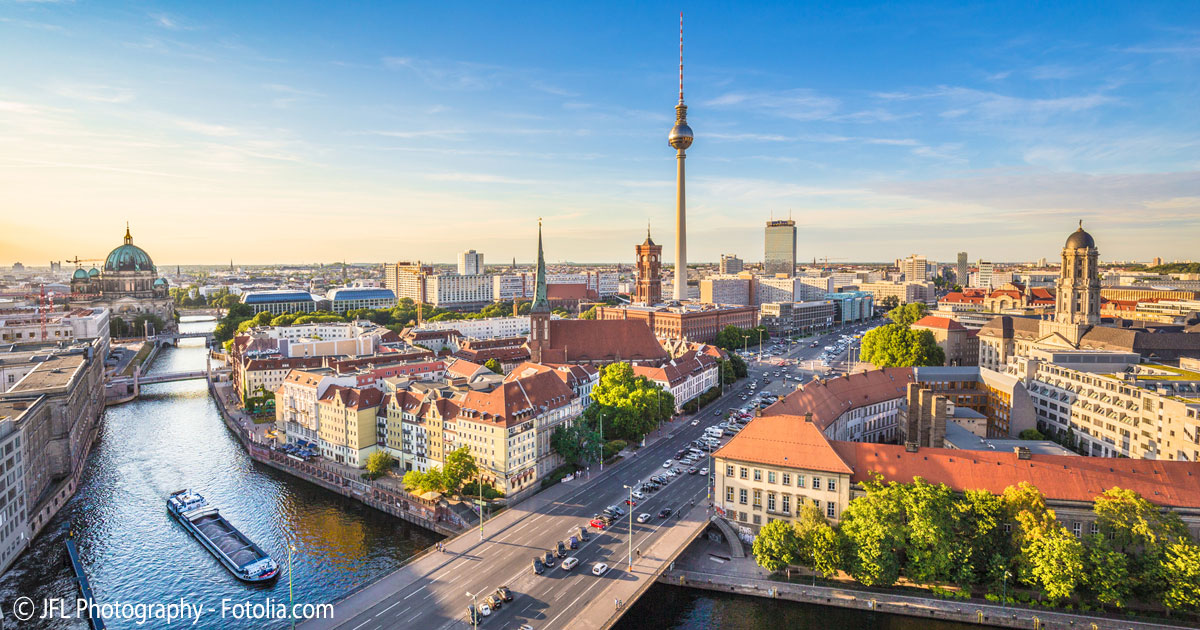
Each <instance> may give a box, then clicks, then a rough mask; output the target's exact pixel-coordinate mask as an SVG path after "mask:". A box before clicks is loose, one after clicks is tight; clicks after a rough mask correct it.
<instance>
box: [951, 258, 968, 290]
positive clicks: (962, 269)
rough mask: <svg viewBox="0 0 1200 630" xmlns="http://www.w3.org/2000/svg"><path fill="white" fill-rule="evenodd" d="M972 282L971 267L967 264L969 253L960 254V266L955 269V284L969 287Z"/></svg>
mask: <svg viewBox="0 0 1200 630" xmlns="http://www.w3.org/2000/svg"><path fill="white" fill-rule="evenodd" d="M970 281H971V266H970V265H968V264H967V252H958V265H956V266H955V267H954V282H956V283H958V284H960V285H962V286H964V287H965V286H967V283H969V282H970Z"/></svg>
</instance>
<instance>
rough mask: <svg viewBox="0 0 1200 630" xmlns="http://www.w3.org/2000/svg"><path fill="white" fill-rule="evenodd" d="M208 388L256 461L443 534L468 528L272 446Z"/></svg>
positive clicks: (412, 500)
mask: <svg viewBox="0 0 1200 630" xmlns="http://www.w3.org/2000/svg"><path fill="white" fill-rule="evenodd" d="M208 390H209V395H210V396H212V399H213V401H214V402H215V403H216V405H217V410H218V411H219V412H220V414H221V419H222V420H224V422H225V426H226V428H228V429H229V430H230V432H232V433H233V434H234V436H236V437H237V439H238V441H239V442H240V443H241V445H242V448H244V449H245V450H246V453H247V454H249V455H250V458H251V459H253V460H254V461H256V462H258V463H260V464H263V465H265V466H270V467H272V468H275V469H276V470H279V471H282V472H285V473H287V474H289V475H292V476H294V477H298V478H300V479H303V480H305V481H307V482H309V483H312V484H315V485H318V486H320V487H322V488H325V489H326V490H329V491H330V492H336V493H337V494H340V495H342V496H344V497H348V498H351V499H354V500H356V501H359V502H361V503H363V504H364V505H367V506H369V507H372V508H375V509H377V510H379V511H381V512H384V513H387V514H389V515H391V516H394V517H396V518H399V519H401V520H404V521H407V522H409V523H413V524H414V525H419V526H421V527H424V528H425V529H428V530H430V531H433V532H437V533H439V534H442V535H443V536H455V535H457V534H460V533H462V532H464V531H466V529H467V524H466V523H464V522H463V521H462V519H461V518H459V516H458V515H457V514H455V513H454V512H453V511H452V510H449V509H447V508H445V507H442V506H439V505H429V504H428V503H426V502H423V501H422V500H420V499H418V498H417V497H414V496H412V495H408V494H400V493H397V492H394V491H392V490H390V489H387V488H383V487H380V486H379V485H377V484H372V483H370V482H367V481H364V480H362V479H355V478H352V477H347V476H346V475H345V474H343V473H342V471H340V470H338V469H337V468H335V467H332V466H326V465H324V464H322V463H320V462H307V461H303V460H300V459H297V458H293V457H290V456H288V455H287V454H285V453H280V452H278V451H275V450H272V449H271V447H270V445H269V444H265V443H261V442H259V441H257V440H256V439H255V435H254V434H253V433H252V432H251V431H249V430H248V429H247V428H246V427H245V426H243V425H242V424H241V423H240V422H239V421H238V420H237V419H236V418H235V416H234V413H233V412H232V411H230V410H229V409H228V408H227V407H226V402H225V399H224V398H222V397H221V394H220V392H219V391H217V389H216V383H215V382H214V381H213V380H211V379H209V380H208Z"/></svg>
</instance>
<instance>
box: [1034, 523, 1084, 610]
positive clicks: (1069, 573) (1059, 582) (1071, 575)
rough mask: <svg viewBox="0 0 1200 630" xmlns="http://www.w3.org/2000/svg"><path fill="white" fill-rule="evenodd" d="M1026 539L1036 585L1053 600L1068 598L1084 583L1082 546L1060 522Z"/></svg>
mask: <svg viewBox="0 0 1200 630" xmlns="http://www.w3.org/2000/svg"><path fill="white" fill-rule="evenodd" d="M1051 523H1052V524H1051V525H1049V526H1048V527H1047V528H1046V529H1045V530H1044V531H1042V532H1040V533H1039V534H1038V535H1035V536H1033V537H1030V538H1028V539H1027V543H1028V547H1027V551H1026V550H1023V552H1024V553H1028V555H1029V559H1030V563H1031V570H1032V572H1033V578H1034V581H1033V582H1032V583H1033V584H1036V585H1037V586H1040V587H1041V589H1042V593H1043V594H1044V595H1045V596H1046V597H1048V598H1050V600H1051V601H1055V602H1058V601H1062V600H1064V599H1068V598H1070V597H1071V595H1072V594H1073V593H1074V592H1075V589H1076V587H1078V586H1079V584H1080V583H1081V582H1082V581H1083V543H1081V542H1079V540H1078V539H1076V538H1075V536H1073V535H1071V533H1070V532H1068V531H1067V528H1065V527H1063V526H1062V525H1061V524H1060V523H1059V522H1058V521H1054V520H1051Z"/></svg>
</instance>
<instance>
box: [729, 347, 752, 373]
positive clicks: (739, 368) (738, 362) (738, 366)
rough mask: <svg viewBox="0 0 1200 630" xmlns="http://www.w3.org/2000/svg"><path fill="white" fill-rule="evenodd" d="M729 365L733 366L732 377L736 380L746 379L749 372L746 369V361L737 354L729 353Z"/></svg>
mask: <svg viewBox="0 0 1200 630" xmlns="http://www.w3.org/2000/svg"><path fill="white" fill-rule="evenodd" d="M729 364H730V365H732V366H733V375H734V376H736V377H737V378H746V375H747V374H749V373H750V370H749V369H748V368H747V367H746V360H745V359H743V358H742V357H740V356H738V355H737V354H735V353H733V352H730V353H729Z"/></svg>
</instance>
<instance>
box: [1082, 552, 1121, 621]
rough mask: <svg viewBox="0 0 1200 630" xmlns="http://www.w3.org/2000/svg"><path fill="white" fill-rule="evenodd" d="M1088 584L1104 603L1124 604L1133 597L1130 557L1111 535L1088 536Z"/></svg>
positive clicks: (1093, 594) (1117, 605)
mask: <svg viewBox="0 0 1200 630" xmlns="http://www.w3.org/2000/svg"><path fill="white" fill-rule="evenodd" d="M1084 584H1085V585H1086V586H1087V587H1088V590H1089V591H1091V594H1092V596H1093V597H1094V598H1095V599H1096V601H1098V602H1100V603H1101V604H1106V605H1109V606H1116V607H1117V608H1122V607H1124V606H1125V603H1126V601H1127V600H1128V599H1129V595H1130V591H1131V588H1130V584H1129V560H1128V557H1126V555H1125V554H1123V553H1121V552H1120V551H1117V550H1116V549H1113V546H1112V544H1110V543H1109V540H1108V537H1107V536H1103V535H1100V534H1097V535H1095V536H1088V538H1087V541H1086V542H1085V544H1084Z"/></svg>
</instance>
